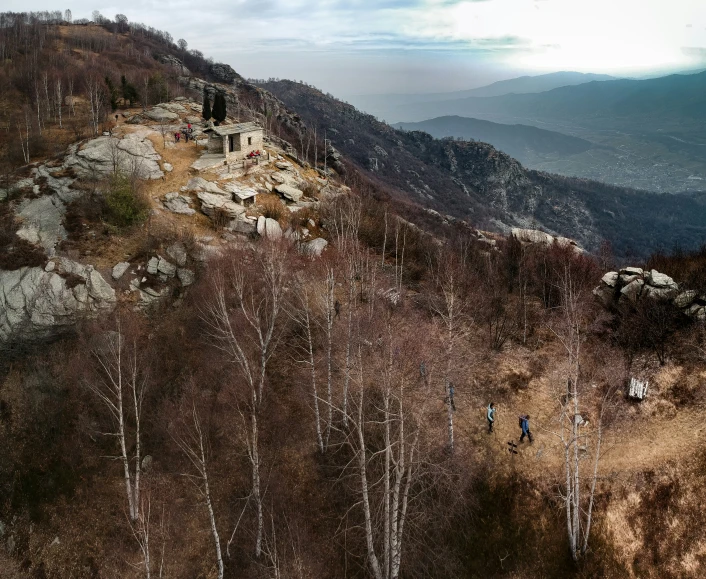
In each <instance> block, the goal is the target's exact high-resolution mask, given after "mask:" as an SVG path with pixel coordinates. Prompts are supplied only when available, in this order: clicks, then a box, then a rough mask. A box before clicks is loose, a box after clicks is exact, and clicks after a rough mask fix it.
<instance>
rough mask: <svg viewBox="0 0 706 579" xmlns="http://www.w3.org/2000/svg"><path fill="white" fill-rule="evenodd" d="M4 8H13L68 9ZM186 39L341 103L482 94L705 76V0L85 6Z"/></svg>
mask: <svg viewBox="0 0 706 579" xmlns="http://www.w3.org/2000/svg"><path fill="white" fill-rule="evenodd" d="M58 8H59V6H57V5H56V3H55V2H48V1H45V0H30V2H27V1H26V0H4V1H3V7H2V9H3V10H13V11H22V10H44V9H58ZM63 8H71V10H72V12H73V15H74V18H81V17H90V14H91V11H92V10H94V9H97V10H100V11H101V13H102V14H103V15H104V16H106V17H110V18H112V17H113V16H114V15H115V14H116V13H123V14H125V15H126V16H127V17H128V18H129V19H130V20H131V21H132V20H134V21H138V22H144V23H145V24H148V25H151V26H154V27H155V28H159V29H162V30H167V31H169V32H170V33H171V34H172V35H173V36H174V38H175V39H177V38H182V37H183V38H185V39H186V40H187V41H188V43H189V47H190V48H197V49H199V50H201V51H203V52H204V54H206V55H207V56H212V57H213V58H215V59H216V60H221V61H223V62H227V63H229V64H231V65H232V66H233V67H234V68H235V69H236V70H237V71H238V72H239V73H241V74H243V75H244V76H246V77H258V78H267V77H271V76H274V77H282V78H293V79H297V80H299V79H302V80H305V81H307V82H310V83H312V84H314V85H316V86H318V87H319V88H322V89H324V90H326V91H330V92H332V93H334V94H336V95H338V96H345V95H350V94H361V93H386V92H439V91H446V90H459V89H466V88H473V87H476V86H480V85H483V84H488V83H489V82H493V81H495V80H499V79H502V78H508V77H511V76H515V75H517V74H518V73H521V72H522V73H542V72H552V71H557V70H577V71H582V72H602V73H613V74H620V75H641V74H648V73H650V72H653V71H660V72H661V71H669V70H682V69H688V68H693V67H698V66H703V67H704V68H706V0H309V1H306V2H304V1H301V0H208V1H207V2H194V1H193V0H160V1H156V0H143V1H142V2H139V3H127V4H117V3H116V4H100V3H94V2H90V3H89V2H86V1H85V0H80V1H79V2H76V3H74V4H73V5H69V6H64V7H62V9H63Z"/></svg>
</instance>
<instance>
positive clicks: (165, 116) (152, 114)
mask: <svg viewBox="0 0 706 579" xmlns="http://www.w3.org/2000/svg"><path fill="white" fill-rule="evenodd" d="M143 114H144V115H145V116H146V117H147V118H148V119H151V120H153V121H156V122H158V123H166V122H173V121H178V120H179V115H178V114H176V113H173V112H172V111H170V110H168V109H166V108H164V107H162V106H158V107H154V108H151V109H150V110H148V111H146V112H145V113H143Z"/></svg>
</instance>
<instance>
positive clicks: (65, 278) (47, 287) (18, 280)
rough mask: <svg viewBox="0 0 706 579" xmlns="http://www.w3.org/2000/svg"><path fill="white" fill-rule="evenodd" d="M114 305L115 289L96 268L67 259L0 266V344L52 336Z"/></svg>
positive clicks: (106, 310) (9, 344) (6, 345)
mask: <svg viewBox="0 0 706 579" xmlns="http://www.w3.org/2000/svg"><path fill="white" fill-rule="evenodd" d="M47 270H50V271H47ZM115 304H116V297H115V291H114V290H113V288H112V287H111V286H110V285H109V284H108V283H107V282H106V281H105V280H104V279H103V277H102V276H101V275H100V273H98V272H97V271H96V270H95V269H93V267H92V266H89V265H82V264H80V263H76V262H73V261H70V260H68V259H66V258H57V259H56V260H55V261H52V262H50V263H49V264H48V265H47V268H46V269H44V268H41V267H23V268H21V269H18V270H14V271H2V270H0V349H2V348H3V347H8V346H11V345H13V344H16V343H18V342H28V341H37V340H44V339H48V338H51V337H54V336H56V335H58V334H60V333H61V332H62V331H65V330H66V329H67V328H69V327H71V326H72V325H73V324H75V323H76V322H77V321H78V320H79V319H81V317H83V316H86V315H88V316H95V315H97V314H98V313H100V312H108V311H111V310H112V309H113V308H114V307H115Z"/></svg>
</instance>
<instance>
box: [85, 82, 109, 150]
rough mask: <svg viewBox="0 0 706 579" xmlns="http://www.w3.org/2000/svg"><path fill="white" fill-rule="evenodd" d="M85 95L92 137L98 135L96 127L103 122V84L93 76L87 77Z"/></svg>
mask: <svg viewBox="0 0 706 579" xmlns="http://www.w3.org/2000/svg"><path fill="white" fill-rule="evenodd" d="M86 94H87V95H88V104H89V107H90V115H91V116H90V121H91V128H92V129H93V135H94V136H95V135H97V134H98V126H99V125H100V123H101V122H102V121H103V116H104V114H105V91H104V90H103V84H102V83H101V82H100V80H99V79H98V78H97V77H95V76H89V77H88V78H87V79H86Z"/></svg>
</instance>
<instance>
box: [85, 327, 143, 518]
mask: <svg viewBox="0 0 706 579" xmlns="http://www.w3.org/2000/svg"><path fill="white" fill-rule="evenodd" d="M91 353H92V356H93V359H94V360H95V362H96V365H97V368H98V370H99V377H98V379H97V380H95V381H93V380H91V381H89V382H88V383H87V385H88V388H89V389H90V390H91V392H93V393H94V394H95V395H96V396H97V397H98V399H99V400H100V401H101V402H102V403H103V405H104V406H105V407H106V408H107V410H108V411H109V413H110V415H111V418H112V420H113V423H114V427H115V430H114V431H113V432H110V433H108V434H110V435H111V436H114V437H116V438H117V440H118V444H119V446H120V456H119V459H120V460H121V461H122V463H123V471H124V478H125V492H126V494H127V500H128V507H129V512H130V520H131V521H136V520H137V519H138V517H139V516H140V472H141V471H140V464H141V463H140V461H141V451H142V447H141V442H142V440H141V430H140V419H141V416H142V402H143V400H144V396H145V389H146V379H145V376H144V373H143V371H142V368H141V364H140V360H139V355H138V348H137V342H136V341H135V340H133V341H132V343H131V344H126V343H125V336H124V333H123V329H122V325H121V323H120V321H118V323H117V324H116V330H115V331H112V332H107V333H105V334H103V335H102V336H101V337H100V340H99V343H98V345H97V346H96V347H95V348H94V349H93V351H92V352H91ZM126 404H127V405H131V406H132V412H133V415H132V422H133V424H134V436H133V443H134V446H135V455H134V456H132V457H131V456H128V448H129V447H130V446H131V445H130V444H128V437H129V426H128V420H129V417H128V411H127V409H126ZM132 460H134V462H135V467H134V475H133V474H131V472H130V462H131V461H132Z"/></svg>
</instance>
